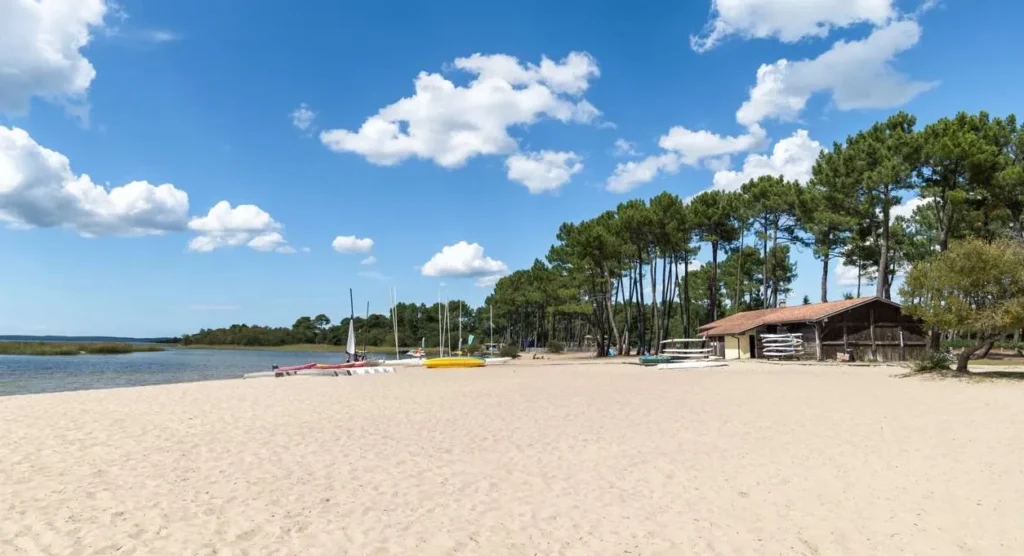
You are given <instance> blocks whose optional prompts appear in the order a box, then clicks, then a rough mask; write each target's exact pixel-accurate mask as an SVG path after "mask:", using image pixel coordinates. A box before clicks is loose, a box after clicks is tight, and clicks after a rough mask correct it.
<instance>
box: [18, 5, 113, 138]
mask: <svg viewBox="0 0 1024 556" xmlns="http://www.w3.org/2000/svg"><path fill="white" fill-rule="evenodd" d="M0 6H2V7H0V13H3V16H2V17H0V113H7V114H12V115H21V114H24V113H26V112H28V107H29V104H30V100H31V99H32V97H40V98H43V99H46V100H48V101H51V102H55V103H58V104H61V105H63V106H65V107H66V108H68V109H69V111H70V112H72V113H75V114H77V115H79V116H82V117H83V119H84V117H85V115H86V114H87V113H88V106H87V105H86V95H87V92H88V90H89V85H90V84H91V83H92V80H93V79H94V78H95V77H96V70H95V68H93V66H92V64H91V63H89V60H88V59H86V58H85V56H84V55H83V54H82V52H81V50H82V48H84V47H85V46H86V45H87V44H88V43H89V41H90V39H91V38H92V32H93V31H94V30H96V29H99V28H102V27H103V26H104V16H105V15H106V14H107V11H108V9H109V6H108V5H107V3H106V2H105V1H104V0H51V1H46V2H38V1H33V0H4V1H3V2H0Z"/></svg>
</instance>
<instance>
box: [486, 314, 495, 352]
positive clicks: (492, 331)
mask: <svg viewBox="0 0 1024 556" xmlns="http://www.w3.org/2000/svg"><path fill="white" fill-rule="evenodd" d="M487 309H488V310H489V311H490V312H491V317H490V319H489V320H490V322H491V344H494V306H493V305H488V306H487ZM491 349H494V346H493V345H492V346H491Z"/></svg>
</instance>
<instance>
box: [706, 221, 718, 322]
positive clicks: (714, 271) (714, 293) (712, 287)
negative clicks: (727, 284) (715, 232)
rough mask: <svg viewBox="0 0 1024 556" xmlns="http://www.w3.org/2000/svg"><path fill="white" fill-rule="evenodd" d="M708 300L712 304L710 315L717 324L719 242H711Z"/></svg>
mask: <svg viewBox="0 0 1024 556" xmlns="http://www.w3.org/2000/svg"><path fill="white" fill-rule="evenodd" d="M708 290H709V291H708V299H709V300H710V302H711V307H709V309H710V310H709V311H708V315H709V316H710V317H711V320H710V321H708V322H715V321H716V320H718V240H717V239H716V240H713V241H712V242H711V282H710V283H709V284H708Z"/></svg>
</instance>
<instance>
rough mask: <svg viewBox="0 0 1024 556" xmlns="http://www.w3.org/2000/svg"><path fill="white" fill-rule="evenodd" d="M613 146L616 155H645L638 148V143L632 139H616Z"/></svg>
mask: <svg viewBox="0 0 1024 556" xmlns="http://www.w3.org/2000/svg"><path fill="white" fill-rule="evenodd" d="M613 148H614V152H615V156H623V157H629V156H641V155H643V153H641V152H640V151H638V150H637V149H636V144H634V143H632V142H630V141H626V140H625V139H623V138H621V137H620V138H618V139H616V140H615V145H614V147H613Z"/></svg>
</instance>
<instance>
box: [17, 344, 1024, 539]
mask: <svg viewBox="0 0 1024 556" xmlns="http://www.w3.org/2000/svg"><path fill="white" fill-rule="evenodd" d="M897 372H899V370H898V369H893V368H875V369H872V368H836V367H828V368H821V367H813V366H792V367H789V366H767V365H756V364H743V365H736V364H734V365H732V366H730V367H728V368H722V369H707V370H699V371H684V372H679V371H656V370H653V369H644V368H640V367H638V366H635V365H625V364H615V363H612V364H608V363H597V362H593V363H574V364H572V363H569V362H565V361H555V362H552V361H545V362H534V361H528V362H524V363H521V364H513V365H507V366H504V367H493V368H491V367H489V368H485V369H474V370H448V371H427V370H420V369H417V370H403V371H401V372H399V373H396V374H393V375H373V376H362V377H350V378H315V377H296V378H288V379H264V380H249V381H243V380H233V381H215V382H203V383H192V384H176V385H166V386H150V387H141V388H127V389H117V390H102V391H83V392H68V393H58V394H42V395H28V396H14V397H8V398H0V423H2V424H0V429H2V437H3V451H2V458H3V463H2V465H0V514H2V515H3V516H4V517H3V519H0V554H4V555H20V554H77V555H85V554H104V555H107V554H145V555H149V554H175V555H177V554H261V555H262V554H304V555H316V554H353V555H376V554H415V555H432V554H480V555H494V554H579V555H595V554H645V555H646V554H672V555H678V554H733V555H736V554H750V555H763V554H858V555H859V554H887V555H894V554H915V555H924V554H984V555H995V554H1014V555H1019V554H1024V527H1021V525H1020V523H1021V521H1020V520H1021V516H1022V515H1024V471H1022V463H1024V432H1022V431H1024V403H1022V400H1024V383H1013V382H991V383H977V384H976V383H963V382H957V381H948V380H945V381H940V380H927V379H918V378H913V379H896V378H892V375H893V374H895V373H897Z"/></svg>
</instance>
